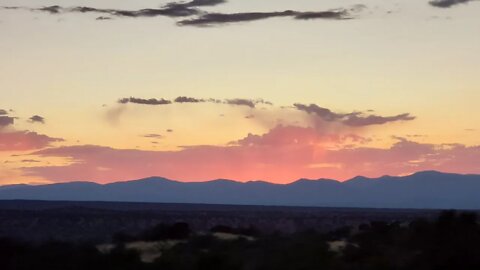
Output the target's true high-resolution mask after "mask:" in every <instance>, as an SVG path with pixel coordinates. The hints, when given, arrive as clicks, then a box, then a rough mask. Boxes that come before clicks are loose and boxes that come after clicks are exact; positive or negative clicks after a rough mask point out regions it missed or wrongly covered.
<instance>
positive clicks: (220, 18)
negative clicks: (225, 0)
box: [177, 10, 351, 26]
mask: <svg viewBox="0 0 480 270" xmlns="http://www.w3.org/2000/svg"><path fill="white" fill-rule="evenodd" d="M275 17H293V18H294V19H297V20H308V19H335V20H342V19H350V18H351V17H350V14H349V12H348V11H347V10H334V11H320V12H299V11H293V10H285V11H277V12H243V13H206V14H203V15H201V16H199V17H198V18H194V19H187V20H183V21H180V22H178V23H177V24H178V25H181V26H185V25H193V26H213V25H220V24H227V23H238V22H250V21H258V20H265V19H270V18H275Z"/></svg>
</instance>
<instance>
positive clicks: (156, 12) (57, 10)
mask: <svg viewBox="0 0 480 270" xmlns="http://www.w3.org/2000/svg"><path fill="white" fill-rule="evenodd" d="M2 8H4V9H23V10H29V11H37V12H46V13H49V14H63V13H97V14H105V15H110V16H118V17H131V18H139V17H157V16H166V17H186V16H193V15H198V14H199V13H200V11H199V10H198V9H195V8H189V7H187V6H185V5H183V4H178V5H167V6H164V7H162V8H158V9H155V8H146V9H140V10H121V9H101V8H93V7H60V6H47V7H42V8H24V7H2Z"/></svg>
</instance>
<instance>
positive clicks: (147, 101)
mask: <svg viewBox="0 0 480 270" xmlns="http://www.w3.org/2000/svg"><path fill="white" fill-rule="evenodd" d="M118 103H120V104H127V103H134V104H141V105H168V104H172V102H171V101H170V100H166V99H163V98H162V99H156V98H150V99H143V98H135V97H129V98H122V99H120V100H118Z"/></svg>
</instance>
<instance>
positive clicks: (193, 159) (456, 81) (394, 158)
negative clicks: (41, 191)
mask: <svg viewBox="0 0 480 270" xmlns="http://www.w3.org/2000/svg"><path fill="white" fill-rule="evenodd" d="M172 1H173V0H169V1H162V0H136V1H133V0H95V1H93V0H82V1H81V0H61V1H53V0H0V59H1V61H0V185H10V184H20V183H27V184H42V183H58V182H69V181H93V182H98V183H110V182H115V181H125V180H133V179H140V178H144V177H150V176H161V177H166V178H170V179H175V180H179V181H206V180H213V179H232V180H238V181H252V180H265V181H270V182H275V183H289V182H293V181H295V180H297V179H300V178H309V179H319V178H330V179H337V180H340V181H343V180H347V179H350V178H352V177H355V176H358V175H363V176H367V177H379V176H382V175H408V174H412V173H414V172H417V171H422V170H439V171H445V172H455V173H480V164H479V162H478V161H479V160H480V137H479V135H480V118H479V117H478V115H480V106H478V105H477V104H478V102H479V100H480V77H479V76H478V75H479V73H478V71H479V70H480V54H479V53H478V52H479V51H480V35H478V34H477V33H478V29H479V28H480V17H479V16H478V14H479V13H480V1H478V0H433V1H429V0H404V1H392V0H382V1H378V0H355V1H351V0H344V1H338V0H336V1H334V0H261V1H258V0H192V1H184V2H172Z"/></svg>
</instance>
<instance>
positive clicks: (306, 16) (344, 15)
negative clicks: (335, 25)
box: [295, 10, 351, 20]
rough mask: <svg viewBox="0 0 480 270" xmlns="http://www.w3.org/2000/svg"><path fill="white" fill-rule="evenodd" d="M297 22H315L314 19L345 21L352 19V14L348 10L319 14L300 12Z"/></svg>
mask: <svg viewBox="0 0 480 270" xmlns="http://www.w3.org/2000/svg"><path fill="white" fill-rule="evenodd" d="M295 19H297V20H313V19H333V20H345V19H351V17H350V14H349V13H348V11H346V10H337V11H335V10H334V11H319V12H299V13H298V14H297V15H295Z"/></svg>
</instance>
